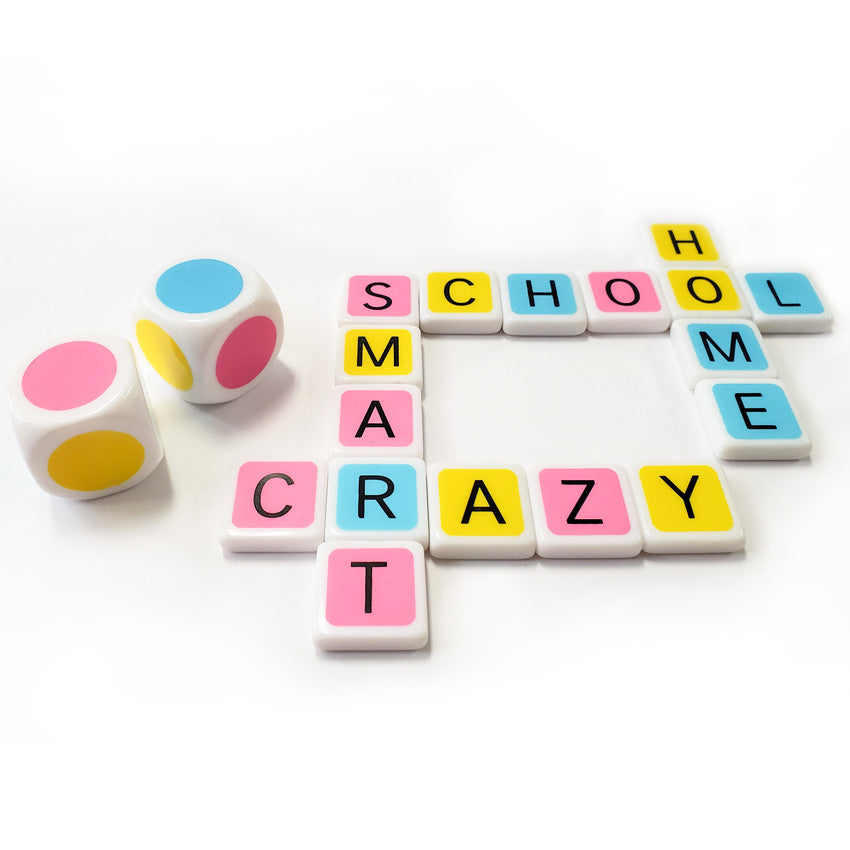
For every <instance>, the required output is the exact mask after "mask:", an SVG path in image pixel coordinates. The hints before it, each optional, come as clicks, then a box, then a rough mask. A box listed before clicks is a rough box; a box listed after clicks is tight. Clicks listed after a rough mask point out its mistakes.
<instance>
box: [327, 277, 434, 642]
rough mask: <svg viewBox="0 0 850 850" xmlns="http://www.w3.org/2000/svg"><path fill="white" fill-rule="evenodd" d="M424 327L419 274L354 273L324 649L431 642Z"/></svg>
mask: <svg viewBox="0 0 850 850" xmlns="http://www.w3.org/2000/svg"><path fill="white" fill-rule="evenodd" d="M419 324H420V315H419V295H418V282H417V280H416V278H415V277H412V276H409V275H387V276H383V277H371V276H367V275H353V276H351V277H348V278H346V281H345V286H344V288H343V294H342V298H341V302H340V309H339V325H340V327H339V330H338V341H337V364H336V384H337V385H336V388H335V390H334V416H333V432H332V435H331V455H332V458H331V461H330V464H329V473H328V508H327V521H326V528H325V542H324V543H323V544H322V545H321V546H319V548H318V551H317V576H316V591H315V610H314V621H313V641H314V643H315V644H316V646H317V647H319V648H320V649H323V650H378V649H383V650H410V649H420V648H422V647H423V646H425V645H426V644H427V643H428V590H427V580H426V575H425V550H426V549H427V548H428V536H429V533H428V513H427V497H426V485H425V462H424V460H423V448H424V445H423V436H422V392H421V387H422V339H421V334H420V330H419Z"/></svg>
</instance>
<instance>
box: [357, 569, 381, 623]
mask: <svg viewBox="0 0 850 850" xmlns="http://www.w3.org/2000/svg"><path fill="white" fill-rule="evenodd" d="M351 566H352V568H362V569H364V570H365V571H366V580H365V587H364V592H363V597H364V601H363V613H364V614H371V613H372V570H373V569H375V568H376V567H385V566H387V562H386V561H352V562H351Z"/></svg>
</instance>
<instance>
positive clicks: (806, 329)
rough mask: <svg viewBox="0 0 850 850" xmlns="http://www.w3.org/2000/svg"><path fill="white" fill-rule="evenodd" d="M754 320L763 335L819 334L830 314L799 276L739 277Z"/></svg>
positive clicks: (826, 327)
mask: <svg viewBox="0 0 850 850" xmlns="http://www.w3.org/2000/svg"><path fill="white" fill-rule="evenodd" d="M739 279H740V280H741V281H742V283H743V286H742V287H741V289H742V291H743V292H744V295H745V296H746V298H747V300H748V301H749V304H750V308H751V310H752V313H753V319H754V320H755V322H756V324H757V325H758V326H759V328H760V329H761V330H762V331H763V332H764V333H821V332H823V331H828V330H829V329H830V328H831V327H832V314H831V313H830V312H829V310H827V308H826V307H825V306H824V303H823V299H822V298H821V296H820V295H819V294H818V292H817V290H816V289H815V286H814V284H813V283H812V281H811V280H810V278H809V277H808V276H806V275H804V274H801V273H800V272H773V273H769V274H766V273H764V272H745V273H740V274H739Z"/></svg>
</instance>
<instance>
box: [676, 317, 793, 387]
mask: <svg viewBox="0 0 850 850" xmlns="http://www.w3.org/2000/svg"><path fill="white" fill-rule="evenodd" d="M670 340H671V342H672V343H673V348H674V349H675V351H676V357H677V358H678V360H679V366H680V367H681V369H682V374H683V375H684V377H685V381H686V382H687V384H688V386H689V387H690V388H691V389H693V388H694V387H695V386H696V385H697V384H698V383H699V382H700V381H704V380H708V379H710V378H775V377H776V368H775V367H774V365H773V362H772V361H771V359H770V357H769V356H768V353H767V349H766V348H765V345H764V340H763V339H762V335H761V334H760V333H759V329H758V327H756V325H755V324H754V323H753V322H750V321H747V320H746V319H738V320H736V321H727V320H724V319H709V320H700V321H696V320H693V319H677V320H676V321H675V322H673V324H672V326H671V327H670Z"/></svg>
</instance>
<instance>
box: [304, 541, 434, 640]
mask: <svg viewBox="0 0 850 850" xmlns="http://www.w3.org/2000/svg"><path fill="white" fill-rule="evenodd" d="M316 560H317V568H318V569H317V579H316V591H315V598H316V613H315V620H314V627H313V640H314V643H315V644H316V646H317V647H318V648H319V649H323V650H381V649H384V650H394V649H420V648H421V647H423V646H425V645H426V644H427V643H428V597H427V586H426V578H425V553H424V550H423V549H422V547H421V546H420V545H419V544H418V543H414V542H409V541H408V542H401V541H387V542H380V543H372V542H362V543H354V542H344V541H340V542H338V543H324V544H322V545H321V546H320V547H319V550H318V553H317V559H316Z"/></svg>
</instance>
